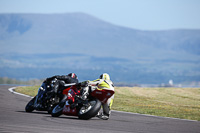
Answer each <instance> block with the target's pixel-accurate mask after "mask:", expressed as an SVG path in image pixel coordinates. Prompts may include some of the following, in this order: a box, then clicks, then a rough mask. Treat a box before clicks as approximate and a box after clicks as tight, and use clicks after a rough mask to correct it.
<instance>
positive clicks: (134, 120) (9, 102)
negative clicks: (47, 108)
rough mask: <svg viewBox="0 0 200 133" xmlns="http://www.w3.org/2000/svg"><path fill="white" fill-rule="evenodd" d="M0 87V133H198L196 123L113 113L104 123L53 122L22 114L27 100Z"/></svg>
mask: <svg viewBox="0 0 200 133" xmlns="http://www.w3.org/2000/svg"><path fill="white" fill-rule="evenodd" d="M11 87H12V86H6V85H0V97H1V102H0V133H22V132H23V133H200V122H199V121H187V120H180V119H170V118H162V117H153V116H145V115H139V114H132V113H123V112H116V111H113V112H112V115H111V118H110V119H109V120H107V121H105V120H100V119H98V118H93V119H91V120H79V119H77V117H69V116H64V115H62V116H61V117H59V118H53V117H51V116H50V115H49V114H47V113H46V112H38V111H34V112H32V113H26V112H25V111H24V107H25V106H26V104H27V103H28V101H29V100H30V98H28V97H24V96H20V95H16V94H13V93H11V92H10V91H8V88H11Z"/></svg>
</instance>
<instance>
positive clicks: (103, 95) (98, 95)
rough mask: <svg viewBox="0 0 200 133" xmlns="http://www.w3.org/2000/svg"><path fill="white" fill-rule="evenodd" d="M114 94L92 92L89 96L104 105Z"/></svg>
mask: <svg viewBox="0 0 200 133" xmlns="http://www.w3.org/2000/svg"><path fill="white" fill-rule="evenodd" d="M114 93H115V92H114V91H112V90H98V89H96V90H94V91H93V92H92V93H91V95H92V96H93V97H96V98H97V99H99V101H101V102H103V103H106V102H107V101H108V99H109V98H110V97H111V96H112V95H113V94H114Z"/></svg>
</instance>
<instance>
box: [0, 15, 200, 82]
mask: <svg viewBox="0 0 200 133" xmlns="http://www.w3.org/2000/svg"><path fill="white" fill-rule="evenodd" d="M0 46H1V49H0V56H1V58H0V68H1V70H2V72H3V73H1V74H0V76H11V78H12V74H11V73H10V74H8V73H9V72H8V71H7V70H8V68H9V70H10V71H11V68H13V69H14V68H18V69H22V68H27V69H30V70H29V71H31V68H33V66H34V68H38V69H40V70H41V72H42V73H48V71H46V70H45V68H48V69H56V67H57V68H58V69H60V70H59V73H60V72H62V71H61V67H60V66H62V64H63V67H62V69H64V68H65V67H66V68H67V69H70V70H72V69H73V71H78V72H80V73H81V74H83V75H84V72H86V73H87V72H89V71H90V70H92V71H98V72H99V73H101V72H105V71H108V72H109V71H110V72H111V73H112V74H111V75H114V76H116V75H118V74H119V75H120V76H119V77H116V78H115V80H116V81H124V82H134V81H137V82H139V83H143V82H147V80H146V79H145V80H144V77H143V76H145V75H149V76H147V77H148V80H149V81H150V80H151V81H152V82H153V83H156V82H159V83H160V82H164V81H165V80H166V78H172V79H173V78H174V79H175V80H177V81H178V82H186V81H191V82H192V81H193V80H194V81H199V80H200V78H199V77H200V74H199V73H200V69H199V68H200V67H199V66H200V63H199V61H200V30H187V29H179V30H163V31H143V30H137V29H131V28H128V27H123V26H118V25H113V24H111V23H107V22H105V21H102V20H100V19H98V18H96V17H93V16H90V15H88V14H83V13H69V14H68V13H66V14H0ZM62 54H63V55H62ZM54 56H55V57H56V56H57V57H59V58H54ZM41 64H43V65H41ZM54 64H59V65H54ZM69 64H70V65H69ZM11 66H12V67H11ZM74 66H76V67H74ZM80 70H82V71H80ZM12 71H13V70H12ZM6 72H7V74H6ZM22 72H23V71H21V73H22ZM57 72H58V71H56V70H54V73H55V74H56V73H57ZM13 73H14V71H13ZM15 73H18V72H15ZM135 73H137V76H136V77H133V76H132V75H134V74H135ZM124 74H126V75H127V76H128V77H129V78H130V79H129V78H126V79H123V75H124ZM13 75H17V74H13ZM21 75H23V76H21V78H23V77H26V78H28V76H24V74H21ZM40 75H41V74H40ZM85 75H88V74H85ZM151 75H152V77H155V75H156V78H155V79H153V80H152V79H151ZM159 75H160V77H162V78H163V79H165V80H162V78H160V79H161V80H160V79H159ZM177 75H178V77H177ZM188 75H193V76H194V78H192V77H190V79H187V76H188ZM45 76H49V74H46V75H45V74H43V76H38V77H37V76H34V77H35V78H41V77H42V78H43V77H45ZM95 76H96V75H94V76H89V75H88V78H91V77H92V78H95ZM181 76H182V77H183V78H180V77H181ZM15 77H17V78H20V74H19V73H18V76H15ZM83 77H86V76H83ZM165 77H166V78H165ZM29 78H32V77H31V75H30V76H29ZM137 78H138V79H137ZM140 79H141V80H140ZM149 81H148V83H150V82H149Z"/></svg>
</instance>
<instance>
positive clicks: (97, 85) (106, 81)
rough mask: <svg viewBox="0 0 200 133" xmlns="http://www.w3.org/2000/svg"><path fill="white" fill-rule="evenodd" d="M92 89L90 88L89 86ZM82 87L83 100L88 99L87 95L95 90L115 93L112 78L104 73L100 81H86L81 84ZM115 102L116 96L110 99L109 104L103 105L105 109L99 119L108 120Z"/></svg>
mask: <svg viewBox="0 0 200 133" xmlns="http://www.w3.org/2000/svg"><path fill="white" fill-rule="evenodd" d="M88 85H89V86H91V87H89V86H88ZM81 87H82V90H81V91H82V96H81V98H82V99H83V100H85V99H86V98H87V95H89V92H92V91H94V90H95V89H108V90H113V91H114V85H113V83H112V81H111V80H110V76H109V75H108V74H107V73H103V74H101V75H100V77H99V79H96V80H94V81H84V82H82V83H81ZM113 100H114V94H113V96H112V97H110V98H109V99H108V101H107V103H102V107H103V113H100V112H99V113H98V114H97V117H98V118H100V119H103V120H108V119H109V117H110V114H111V106H112V104H113Z"/></svg>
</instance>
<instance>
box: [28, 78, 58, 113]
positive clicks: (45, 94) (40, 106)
mask: <svg viewBox="0 0 200 133" xmlns="http://www.w3.org/2000/svg"><path fill="white" fill-rule="evenodd" d="M55 81H56V79H54V80H52V81H51V82H50V83H47V82H43V83H42V85H41V86H40V88H39V89H38V93H37V95H36V96H35V97H34V98H32V99H31V100H30V101H29V102H28V104H27V105H26V107H25V111H26V112H32V111H33V110H37V111H47V112H48V113H49V114H51V111H52V110H53V108H54V107H55V106H56V105H57V104H58V103H59V102H60V101H61V98H60V97H59V96H58V95H57V94H56V93H53V92H52V88H53V85H54V83H55Z"/></svg>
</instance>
